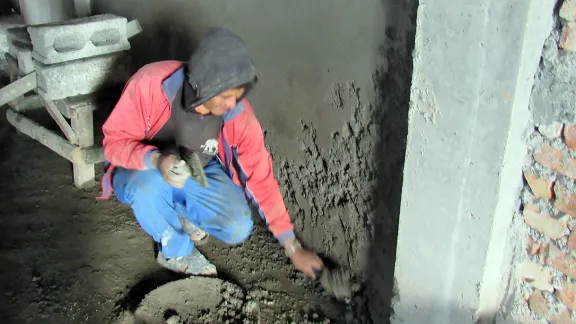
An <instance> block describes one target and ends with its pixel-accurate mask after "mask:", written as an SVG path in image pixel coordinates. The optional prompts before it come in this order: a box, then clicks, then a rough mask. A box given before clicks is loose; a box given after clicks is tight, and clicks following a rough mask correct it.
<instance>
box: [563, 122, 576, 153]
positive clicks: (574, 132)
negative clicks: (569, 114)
mask: <svg viewBox="0 0 576 324" xmlns="http://www.w3.org/2000/svg"><path fill="white" fill-rule="evenodd" d="M564 141H565V142H566V146H568V147H569V148H571V149H572V150H575V151H576V124H570V125H566V126H565V127H564Z"/></svg>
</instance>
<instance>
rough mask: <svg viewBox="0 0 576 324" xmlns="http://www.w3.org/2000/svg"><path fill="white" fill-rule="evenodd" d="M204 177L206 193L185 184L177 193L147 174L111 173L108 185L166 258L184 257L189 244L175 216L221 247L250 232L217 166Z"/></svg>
mask: <svg viewBox="0 0 576 324" xmlns="http://www.w3.org/2000/svg"><path fill="white" fill-rule="evenodd" d="M204 172H205V173H206V177H207V178H208V188H204V187H202V186H200V185H199V184H198V183H197V182H196V181H194V180H192V179H188V180H187V181H186V183H185V185H184V188H182V189H177V188H174V187H172V186H171V185H169V184H167V183H166V182H164V179H163V178H162V176H161V174H160V172H159V171H158V170H156V169H153V170H143V171H142V170H127V169H124V168H120V167H119V168H117V169H115V170H114V174H113V180H112V184H113V187H114V192H115V193H116V196H117V197H118V199H119V200H120V201H121V202H122V203H124V204H127V205H130V206H131V207H132V210H133V211H134V215H135V216H136V219H137V220H138V222H139V223H140V226H142V228H143V229H144V230H145V231H146V232H147V233H148V234H149V235H151V236H152V237H153V238H154V241H156V242H157V243H159V245H160V250H161V251H162V253H163V254H164V255H165V256H166V257H179V256H184V255H188V254H189V253H190V252H192V249H193V248H194V242H192V240H191V239H190V236H189V235H188V234H187V233H185V232H184V231H183V229H182V224H181V223H180V221H179V220H178V215H182V216H183V217H185V218H186V219H188V220H189V221H191V222H192V223H194V224H195V225H196V226H198V227H199V228H201V229H203V230H205V231H206V232H208V233H209V234H210V235H212V236H214V237H215V238H217V239H219V240H220V241H222V242H225V243H229V244H239V243H242V242H243V241H244V240H245V239H246V238H247V237H248V236H249V235H250V232H251V231H252V226H253V222H252V216H251V211H250V207H249V206H248V202H247V201H246V198H245V197H244V194H243V191H242V188H240V187H239V186H237V185H236V184H235V183H234V182H233V181H232V179H230V177H229V176H228V175H227V174H226V172H225V171H224V169H223V168H222V166H221V165H220V163H218V161H217V160H212V161H211V162H210V163H209V164H208V165H207V166H206V167H205V168H204Z"/></svg>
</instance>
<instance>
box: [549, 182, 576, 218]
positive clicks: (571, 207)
mask: <svg viewBox="0 0 576 324" xmlns="http://www.w3.org/2000/svg"><path fill="white" fill-rule="evenodd" d="M554 191H555V192H556V201H555V202H554V207H555V208H556V209H558V210H559V211H562V212H565V213H566V214H568V215H570V216H573V217H576V193H573V192H570V191H568V189H567V188H566V187H564V186H563V185H561V184H559V183H557V184H556V186H555V188H554Z"/></svg>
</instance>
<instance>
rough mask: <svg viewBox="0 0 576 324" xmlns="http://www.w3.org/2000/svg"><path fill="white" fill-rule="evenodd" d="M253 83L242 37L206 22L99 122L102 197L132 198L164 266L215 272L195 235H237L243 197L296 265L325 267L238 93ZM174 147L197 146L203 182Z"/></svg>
mask: <svg viewBox="0 0 576 324" xmlns="http://www.w3.org/2000/svg"><path fill="white" fill-rule="evenodd" d="M255 83H256V72H255V69H254V66H253V64H252V60H251V58H250V56H249V54H248V51H247V49H246V47H245V45H244V43H243V41H242V40H241V39H240V38H239V37H238V36H236V35H235V34H233V33H231V32H230V31H228V30H226V29H223V28H214V29H211V30H209V31H208V33H207V34H206V35H205V37H204V38H203V40H202V41H201V43H200V44H199V46H198V48H197V50H196V51H195V52H194V53H193V55H192V56H191V57H190V59H189V61H188V62H187V63H186V62H179V61H162V62H156V63H152V64H148V65H146V66H144V67H142V68H141V69H140V70H139V71H138V72H136V74H134V75H133V76H132V78H131V79H130V80H129V81H128V83H127V84H126V86H125V88H124V91H123V93H122V96H121V97H120V100H119V102H118V103H117V105H116V107H115V108H114V110H113V111H112V113H111V114H110V116H109V118H108V120H107V121H106V123H105V124H104V126H103V132H104V143H103V146H104V154H105V156H106V159H107V161H108V163H107V164H108V168H107V171H106V174H105V176H104V179H103V180H102V188H103V191H104V193H103V196H102V198H104V199H107V198H108V197H109V196H110V195H111V194H112V192H114V193H115V195H116V196H117V197H118V199H119V200H120V201H121V202H122V203H124V204H128V205H130V206H131V207H132V210H133V212H134V215H135V216H136V219H137V220H138V222H139V223H140V226H141V227H142V228H143V229H144V231H146V232H147V233H148V234H149V235H151V236H152V237H153V238H154V240H155V241H156V242H157V243H158V244H159V251H160V252H159V253H158V256H157V260H158V262H159V263H160V264H161V265H162V266H164V267H166V268H168V269H171V270H173V271H178V272H183V273H186V274H191V275H214V274H215V273H216V268H215V266H214V265H213V264H212V263H210V262H209V261H208V260H207V259H206V258H205V257H204V256H203V255H202V254H201V253H200V252H199V251H198V250H197V249H196V248H195V247H194V244H195V242H200V241H202V240H204V239H205V238H206V237H207V236H208V235H210V236H213V237H215V238H216V239H218V240H220V241H223V242H225V243H229V244H240V243H242V242H243V241H244V240H245V239H246V238H247V237H248V236H249V234H250V232H251V230H252V225H253V224H252V219H251V212H250V208H249V206H248V203H247V200H246V198H248V199H250V200H251V201H252V202H253V203H254V204H255V205H256V207H257V209H258V211H259V213H260V215H261V216H262V217H264V218H265V220H266V222H267V224H268V227H269V229H270V231H271V232H272V233H273V235H274V236H275V237H276V238H277V239H278V241H279V242H280V244H281V245H282V246H283V247H284V249H285V250H286V253H287V255H288V256H289V257H290V258H291V260H292V262H293V264H294V266H295V267H296V268H297V269H298V270H300V271H302V272H304V273H305V274H307V275H308V276H310V277H312V278H314V273H315V270H320V269H321V268H322V267H323V264H322V261H321V260H320V259H319V258H318V256H317V255H316V254H315V253H314V252H312V251H308V250H306V249H303V248H302V247H301V246H300V244H299V243H298V241H297V240H296V238H295V235H294V231H293V229H294V226H293V224H292V222H291V221H290V217H289V215H288V211H287V209H286V207H285V205H284V201H283V197H282V196H281V193H280V190H279V187H278V183H277V181H276V179H275V178H274V175H273V172H272V161H271V157H270V155H269V153H268V151H267V150H266V148H265V146H264V137H263V133H262V129H261V127H260V124H259V122H258V120H257V119H256V116H255V115H254V112H253V110H252V107H251V106H250V103H249V102H248V101H247V100H246V99H245V98H244V97H245V95H246V94H247V92H248V91H249V90H250V89H251V88H252V87H253V86H254V85H255ZM180 148H186V149H188V150H191V151H193V152H196V153H197V154H198V155H199V157H200V161H201V164H202V165H203V168H204V172H205V175H206V178H207V183H208V186H207V187H203V186H201V185H200V184H199V183H198V182H196V181H194V180H193V179H192V178H190V172H189V171H188V169H187V167H186V165H185V163H184V161H182V160H181V158H180V155H179V154H178V151H179V149H180Z"/></svg>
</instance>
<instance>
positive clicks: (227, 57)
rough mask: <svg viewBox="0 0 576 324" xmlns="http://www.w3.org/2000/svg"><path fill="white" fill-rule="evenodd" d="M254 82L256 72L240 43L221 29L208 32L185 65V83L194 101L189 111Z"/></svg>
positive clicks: (232, 35)
mask: <svg viewBox="0 0 576 324" xmlns="http://www.w3.org/2000/svg"><path fill="white" fill-rule="evenodd" d="M255 79H256V69H255V68H254V64H253V63H252V59H251V58H250V54H249V53H248V49H247V48H246V45H245V44H244V42H243V41H242V39H241V38H240V37H239V36H237V35H235V34H234V33H232V32H231V31H229V30H227V29H225V28H220V27H217V28H212V29H210V30H208V32H207V33H206V34H205V35H204V37H203V39H202V40H201V42H200V44H199V45H198V47H197V48H196V51H195V52H194V54H192V56H191V57H190V60H189V61H188V66H187V80H188V84H189V85H190V90H191V91H192V92H193V93H194V97H195V100H194V101H193V102H192V103H189V107H191V106H193V107H195V106H198V105H200V104H203V103H204V102H206V101H208V100H209V99H211V98H213V97H214V96H217V95H218V94H220V93H222V92H224V91H226V90H229V89H232V88H236V87H238V86H241V85H244V84H247V83H250V82H253V81H254V80H255ZM185 88H186V87H185Z"/></svg>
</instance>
